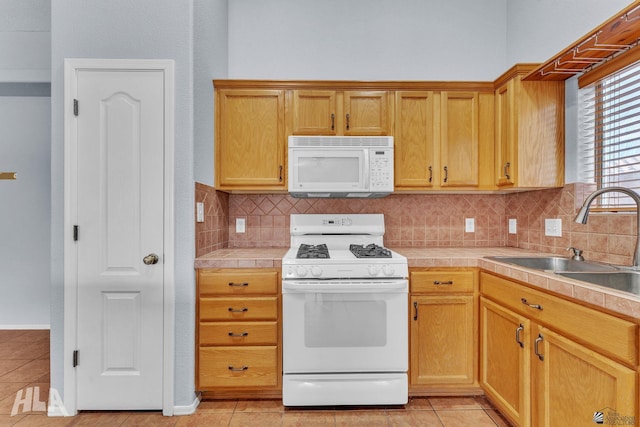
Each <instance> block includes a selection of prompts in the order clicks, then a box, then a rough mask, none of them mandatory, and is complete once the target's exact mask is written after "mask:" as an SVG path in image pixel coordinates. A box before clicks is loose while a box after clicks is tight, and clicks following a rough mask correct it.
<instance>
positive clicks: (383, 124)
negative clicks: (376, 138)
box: [343, 90, 391, 135]
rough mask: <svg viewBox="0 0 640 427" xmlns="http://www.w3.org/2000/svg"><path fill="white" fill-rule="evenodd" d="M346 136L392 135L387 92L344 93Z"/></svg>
mask: <svg viewBox="0 0 640 427" xmlns="http://www.w3.org/2000/svg"><path fill="white" fill-rule="evenodd" d="M344 119H345V123H344V127H343V129H344V134H345V135H390V134H391V129H390V125H391V119H390V115H389V94H388V92H387V91H366V90H358V91H345V92H344Z"/></svg>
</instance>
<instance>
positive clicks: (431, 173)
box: [429, 166, 433, 182]
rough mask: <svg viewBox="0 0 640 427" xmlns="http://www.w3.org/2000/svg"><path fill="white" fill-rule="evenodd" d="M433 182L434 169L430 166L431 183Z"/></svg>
mask: <svg viewBox="0 0 640 427" xmlns="http://www.w3.org/2000/svg"><path fill="white" fill-rule="evenodd" d="M431 181H433V168H432V167H431V166H429V182H431Z"/></svg>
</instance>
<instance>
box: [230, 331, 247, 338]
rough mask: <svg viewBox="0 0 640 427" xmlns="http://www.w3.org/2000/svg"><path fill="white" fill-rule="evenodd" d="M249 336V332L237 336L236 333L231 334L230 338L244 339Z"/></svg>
mask: <svg viewBox="0 0 640 427" xmlns="http://www.w3.org/2000/svg"><path fill="white" fill-rule="evenodd" d="M248 335H249V332H243V333H241V334H236V333H235V332H229V336H230V337H233V338H242V337H246V336H248Z"/></svg>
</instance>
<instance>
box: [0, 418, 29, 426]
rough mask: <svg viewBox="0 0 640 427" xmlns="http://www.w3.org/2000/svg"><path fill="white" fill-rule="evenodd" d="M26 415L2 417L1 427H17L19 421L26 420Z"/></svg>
mask: <svg viewBox="0 0 640 427" xmlns="http://www.w3.org/2000/svg"><path fill="white" fill-rule="evenodd" d="M25 416H26V415H16V416H13V417H12V416H11V415H0V427H10V426H13V425H15V424H16V423H17V422H18V421H20V420H21V419H22V418H24V417H25Z"/></svg>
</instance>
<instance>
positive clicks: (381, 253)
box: [349, 243, 391, 258]
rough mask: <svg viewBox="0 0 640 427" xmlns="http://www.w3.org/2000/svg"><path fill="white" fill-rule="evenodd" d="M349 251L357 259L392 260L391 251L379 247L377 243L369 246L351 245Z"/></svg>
mask: <svg viewBox="0 0 640 427" xmlns="http://www.w3.org/2000/svg"><path fill="white" fill-rule="evenodd" d="M349 250H350V251H351V252H352V253H353V254H354V255H355V256H356V258H391V251H390V250H389V249H387V248H383V247H382V246H378V245H376V244H375V243H371V244H369V245H367V246H364V245H349Z"/></svg>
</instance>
